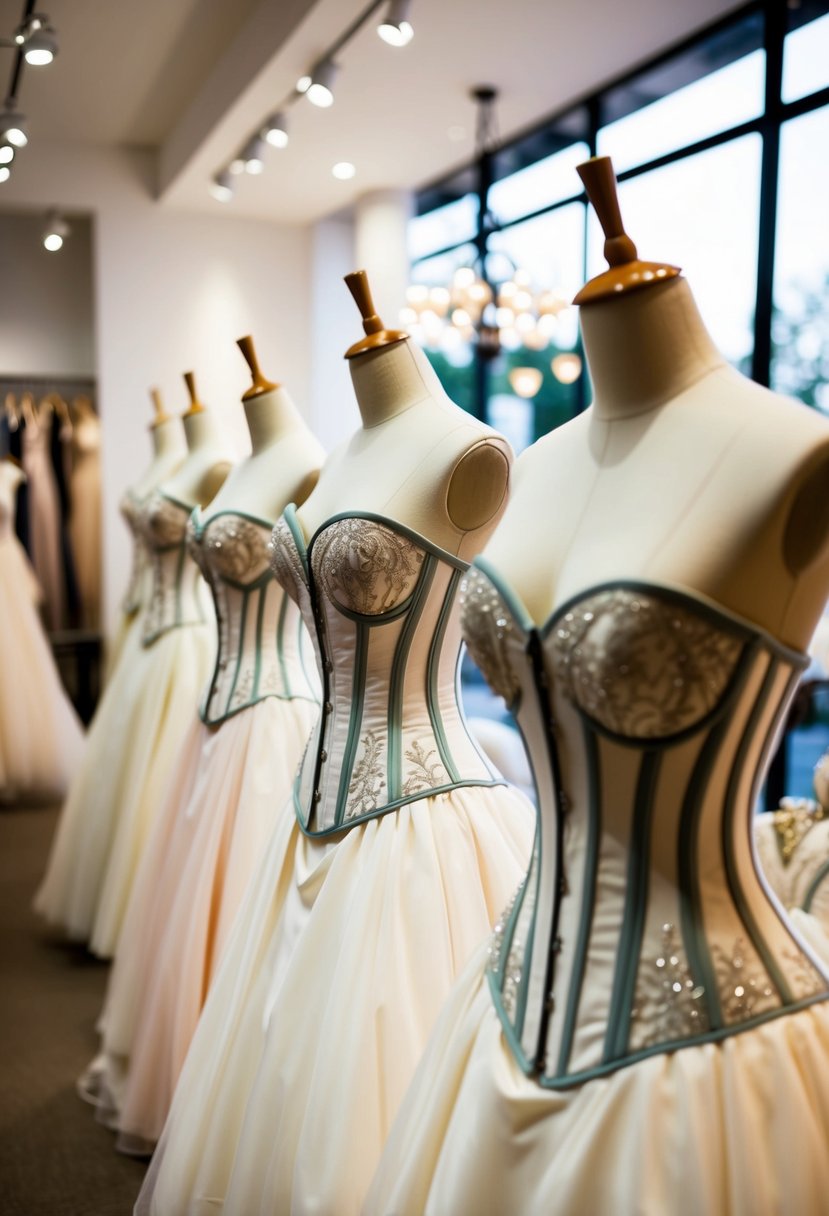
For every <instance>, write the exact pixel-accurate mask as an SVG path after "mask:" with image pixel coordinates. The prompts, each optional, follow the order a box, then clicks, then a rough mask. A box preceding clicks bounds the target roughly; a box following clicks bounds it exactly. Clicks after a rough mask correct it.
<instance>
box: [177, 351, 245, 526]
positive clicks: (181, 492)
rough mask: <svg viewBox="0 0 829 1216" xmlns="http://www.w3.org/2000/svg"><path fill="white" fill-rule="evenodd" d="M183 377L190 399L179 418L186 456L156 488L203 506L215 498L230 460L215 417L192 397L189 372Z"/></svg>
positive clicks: (184, 500)
mask: <svg viewBox="0 0 829 1216" xmlns="http://www.w3.org/2000/svg"><path fill="white" fill-rule="evenodd" d="M185 381H186V383H187V388H188V391H189V393H190V399H191V405H190V408H189V410H187V412H186V413H185V414H183V415H182V419H181V420H182V424H183V426H184V437H185V439H186V440H187V456H186V457H185V459H184V461H183V463H182V464H181V466H180V467H179V468H178V469H177V470H176V471H175V473H174V474H173V475H172V476H171V477H170V478H169V479H168V480H167V481H165V482H163V483H162V484H161V486H160V489H161V492H162V493H163V494H164V495H165V496H166V497H167V498H172V499H174V500H175V501H176V502H180V503H183V504H189V505H191V506H200V507H203V506H205V505H206V504H207V503H209V502H210V501H211V499H213V498H215V496H216V494H217V492H218V490H219V487H220V486H221V485H222V483H223V482H224V480H225V478H226V477H227V475H228V473H229V472H230V469H231V465H232V462H231V461H230V460H228V458H227V455H226V453H225V449H224V445H223V443H222V438H221V435H220V434H219V429H218V427H217V426H216V423H215V421H214V420H213V418H212V416H211V415H210V413H209V412H208V411H207V410H206V409H205V407H204V406H203V405H202V404H201V403H200V402H199V401H198V399H197V397H196V390H195V385H194V383H193V376H192V373H191V372H187V373H186V374H185Z"/></svg>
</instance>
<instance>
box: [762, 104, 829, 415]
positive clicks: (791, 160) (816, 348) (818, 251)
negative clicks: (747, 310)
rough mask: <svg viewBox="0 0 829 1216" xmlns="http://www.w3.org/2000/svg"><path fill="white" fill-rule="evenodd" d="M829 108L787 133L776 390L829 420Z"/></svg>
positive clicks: (795, 122)
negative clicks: (828, 219) (828, 150)
mask: <svg viewBox="0 0 829 1216" xmlns="http://www.w3.org/2000/svg"><path fill="white" fill-rule="evenodd" d="M827 147H829V106H826V107H824V108H823V109H821V110H817V111H815V112H813V113H811V114H804V115H803V117H802V118H795V119H792V121H791V122H787V123H786V124H785V126H784V127H783V129H782V131H781V133H780V189H779V195H778V211H777V245H776V252H775V273H774V307H775V315H774V321H773V324H772V370H771V383H772V386H773V387H774V388H776V389H777V390H778V391H779V392H782V393H788V394H790V395H791V396H794V397H799V398H800V400H801V401H805V402H806V403H807V404H809V405H814V406H817V407H818V408H819V409H821V410H823V411H825V412H826V413H827V414H829V386H828V385H827V381H829V225H827V222H826V198H827V196H829V159H827V157H826V156H824V155H819V154H817V149H819V148H827Z"/></svg>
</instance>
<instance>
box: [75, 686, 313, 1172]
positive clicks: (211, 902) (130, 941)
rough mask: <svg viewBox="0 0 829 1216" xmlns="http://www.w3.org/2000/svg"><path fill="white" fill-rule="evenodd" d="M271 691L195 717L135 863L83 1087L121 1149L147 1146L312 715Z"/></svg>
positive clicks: (307, 707) (160, 1122) (287, 810)
mask: <svg viewBox="0 0 829 1216" xmlns="http://www.w3.org/2000/svg"><path fill="white" fill-rule="evenodd" d="M317 712H318V709H317V706H316V705H315V704H314V703H312V702H310V701H303V700H295V701H285V700H280V699H278V698H275V697H269V698H267V699H266V700H263V701H260V702H258V703H257V704H256V705H253V706H251V707H250V708H248V709H245V710H243V711H242V712H241V713H240V714H237V715H236V716H235V717H233V718H230V719H228V720H227V721H226V722H224V723H223V724H222V725H221V726H220V727H218V728H212V727H207V726H204V725H203V724H202V723H201V722H200V721H198V720H196V722H194V724H193V727H192V728H191V730H190V732H189V734H188V736H187V739H186V740H185V743H184V746H183V749H182V753H181V757H180V759H179V760H178V762H177V764H176V766H175V769H174V772H173V777H172V780H171V782H170V785H169V787H168V791H167V794H166V797H165V799H164V805H163V807H162V809H161V812H160V814H159V816H158V819H157V820H156V823H155V826H154V828H153V832H152V836H151V839H150V841H149V843H148V845H147V849H146V851H145V853H144V856H143V859H142V862H141V866H140V868H139V871H138V874H137V877H136V880H135V885H134V887H133V892H132V896H131V898H130V903H129V907H128V909H127V914H126V917H125V920H124V926H123V929H122V931H121V936H120V938H119V942H118V950H117V953H116V958H115V966H114V968H113V971H112V975H111V977H110V982H109V988H108V991H107V997H106V1002H105V1006H104V1013H103V1016H102V1020H101V1031H102V1051H101V1054H100V1056H99V1057H98V1058H97V1060H95V1061H94V1062H93V1064H92V1066H91V1067H90V1068H89V1070H88V1071H87V1073H86V1074H85V1076H84V1077H83V1078H82V1079H81V1082H80V1088H81V1092H82V1094H83V1096H84V1097H87V1098H89V1099H90V1100H92V1101H94V1102H95V1103H96V1104H97V1105H98V1112H99V1117H100V1118H101V1119H102V1121H103V1122H106V1123H108V1124H109V1125H110V1126H112V1127H116V1128H118V1130H119V1141H118V1143H119V1147H120V1148H122V1149H123V1150H124V1151H126V1152H136V1153H146V1152H151V1151H152V1147H153V1145H154V1144H155V1141H156V1140H157V1139H158V1137H159V1136H160V1134H161V1129H162V1127H163V1126H164V1120H165V1118H166V1116H167V1111H168V1109H169V1106H170V1102H171V1100H172V1096H173V1090H174V1088H175V1083H176V1080H177V1078H178V1074H179V1072H180V1071H181V1066H182V1064H183V1063H184V1057H185V1055H186V1053H187V1048H188V1046H189V1044H190V1040H191V1038H192V1037H193V1032H194V1031H195V1028H196V1022H197V1021H198V1017H199V1013H200V1011H201V1008H202V1005H203V1003H204V1000H205V997H206V995H207V991H208V988H209V986H210V981H211V978H212V975H213V972H214V970H215V967H216V964H217V962H218V960H219V959H220V957H221V955H222V951H223V948H224V945H225V941H226V938H227V933H228V930H229V928H230V925H231V924H232V922H233V919H234V917H235V915H236V912H237V911H238V908H239V904H240V902H241V899H242V896H243V894H244V892H245V890H246V888H247V886H248V883H249V881H250V878H251V875H252V873H253V871H254V869H255V866H256V863H257V862H258V861H260V860H261V857H262V853H263V851H264V849H265V847H266V845H267V841H268V840H269V839H270V836H271V834H272V832H273V827H274V823H275V820H276V816H277V814H280V813H283V814H292V813H293V812H292V808H291V807H290V805H289V804H287V803H286V797H287V794H288V792H289V791H290V788H291V784H292V782H293V778H294V774H295V773H296V769H297V765H298V764H299V761H300V759H301V757H302V750H303V748H304V746H305V743H306V741H307V739H308V736H309V734H310V733H311V729H312V727H313V724H314V721H315V719H316V715H317Z"/></svg>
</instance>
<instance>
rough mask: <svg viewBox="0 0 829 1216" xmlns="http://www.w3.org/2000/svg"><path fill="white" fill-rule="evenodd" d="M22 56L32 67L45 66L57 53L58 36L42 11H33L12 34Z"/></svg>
mask: <svg viewBox="0 0 829 1216" xmlns="http://www.w3.org/2000/svg"><path fill="white" fill-rule="evenodd" d="M14 40H15V42H16V43H17V44H18V46H22V47H23V48H24V49H23V58H24V59H25V60H26V62H27V63H28V64H29V66H30V67H33V68H41V67H45V66H46V65H47V64H49V63H51V62H52V60H53V59H54V57H55V55H57V53H58V36H57V34H56V33H55V31H54V29H53V28H52V26H51V24H50V22H49V18H48V17H47V16H46V15H45V14H44V13H33V14H32V16H31V17H30V18H29V19H28V21H27V22H26V23H25V25H22V26H21V27H20V29H18V31H17V33H16V34H15V36H14Z"/></svg>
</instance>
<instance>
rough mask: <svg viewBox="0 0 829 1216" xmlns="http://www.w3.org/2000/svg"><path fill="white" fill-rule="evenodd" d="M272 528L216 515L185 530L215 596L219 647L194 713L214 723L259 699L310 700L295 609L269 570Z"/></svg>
mask: <svg viewBox="0 0 829 1216" xmlns="http://www.w3.org/2000/svg"><path fill="white" fill-rule="evenodd" d="M270 535H271V524H270V523H266V522H265V521H264V520H260V519H254V518H253V517H252V516H250V515H245V514H243V513H239V512H231V511H222V512H220V513H218V514H216V515H214V516H212V517H211V518H210V519H207V520H202V518H201V514H200V512H199V510H198V508H197V509H196V510H195V511H194V512H193V514H192V516H191V518H190V523H189V525H188V545H189V549H190V553H191V555H192V557H193V559H194V561H195V562H196V564H197V565H198V567H199V569H200V570H201V572H202V574H203V576H204V578H205V581H206V582H207V585H208V586H209V588H210V591H211V594H212V596H213V606H214V608H215V610H216V622H217V625H218V650H217V654H216V664H215V667H214V669H213V675H212V678H211V680H210V683H209V685H208V686H207V689H206V691H205V696H204V700H203V701H202V705H201V708H200V711H199V712H200V714H201V718H202V721H203V722H206V723H208V724H209V725H217V724H218V723H220V722H223V721H224V720H225V718H228V717H230V716H231V715H232V714H235V713H238V712H239V711H240V710H242V709H245V708H247V707H248V706H249V705H255V704H256V702H257V701H261V700H263V699H264V698H265V697H282V698H285V699H291V698H293V697H302V698H304V699H306V700H311V701H314V702H316V701H317V700H318V699H319V697H318V692H319V684H318V680H317V673H316V670H315V667H314V661H313V657H312V655H311V653H310V644H309V641H308V635H307V633H306V630H305V625H304V624H303V622H302V617H301V615H300V613H299V610H298V608H297V606H296V604H295V603H294V602H293V601H292V600H291V599H290V598H289V597H288V596H287V595H286V594H285V592H284V591H283V590H282V588H281V587H280V585H279V584H278V583H277V582H276V580H275V579H274V577H273V573H272V571H271V569H270V546H269V540H270Z"/></svg>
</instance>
